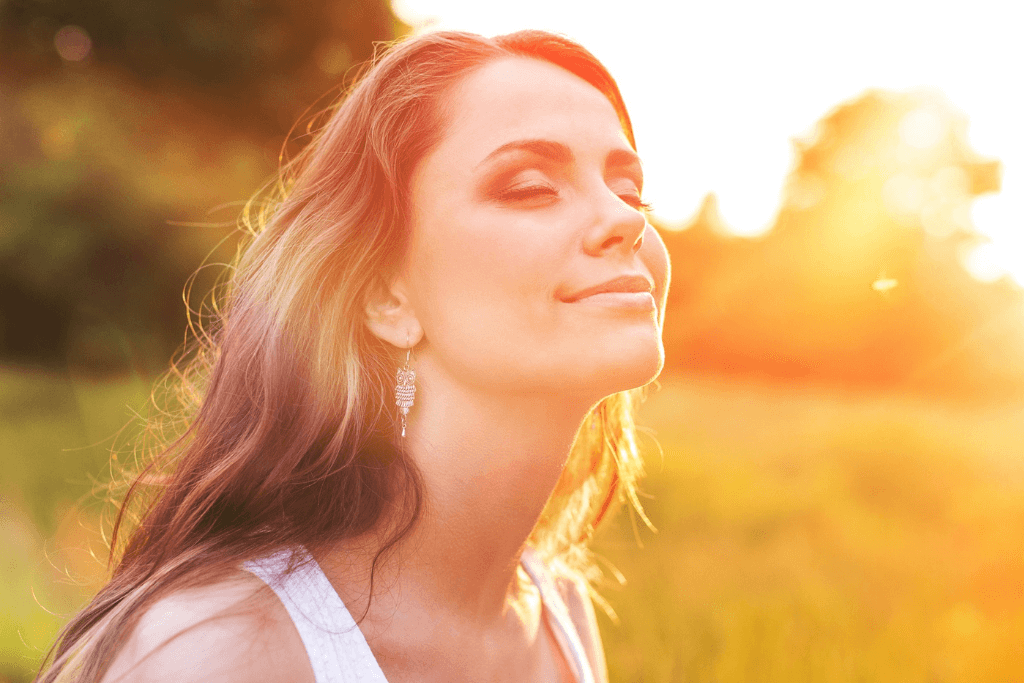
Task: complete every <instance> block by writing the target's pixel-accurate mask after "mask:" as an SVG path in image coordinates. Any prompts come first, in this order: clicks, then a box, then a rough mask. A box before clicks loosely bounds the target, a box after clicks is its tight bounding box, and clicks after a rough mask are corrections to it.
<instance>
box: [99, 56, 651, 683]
mask: <svg viewBox="0 0 1024 683" xmlns="http://www.w3.org/2000/svg"><path fill="white" fill-rule="evenodd" d="M448 118H449V121H448V125H447V126H446V127H445V129H444V135H443V138H442V140H441V141H440V143H439V144H438V145H437V146H436V147H435V148H434V149H433V150H432V151H431V152H429V153H428V155H427V156H426V157H425V158H424V159H423V160H422V161H421V163H420V164H419V166H418V167H417V169H416V171H415V173H414V177H413V182H412V208H413V221H412V226H411V229H412V233H411V240H410V244H409V248H408V251H407V253H406V255H405V259H404V262H403V265H402V267H401V269H400V272H399V273H398V275H397V276H396V277H395V279H394V280H393V281H392V282H391V283H390V286H389V288H388V291H387V292H386V293H383V294H382V296H380V297H378V298H377V299H376V300H374V301H371V302H370V303H369V305H368V306H367V319H366V324H367V325H368V327H369V329H370V330H371V331H372V332H373V333H374V334H376V335H377V336H378V337H380V338H381V339H383V340H385V341H387V342H389V343H390V344H392V345H393V346H394V347H395V357H396V359H399V358H403V357H404V355H405V353H404V351H403V349H404V348H406V347H407V346H409V345H410V344H412V345H415V361H414V367H415V369H416V372H417V384H418V391H417V394H416V404H415V406H414V408H413V410H412V412H411V413H410V416H409V427H408V435H407V441H406V447H407V449H408V451H409V454H410V456H411V457H412V458H413V459H414V461H415V462H416V464H417V465H418V467H419V468H420V470H421V471H422V474H423V477H424V484H425V489H426V493H427V501H426V509H425V510H424V513H423V515H422V518H421V519H420V521H419V523H418V524H417V526H416V527H415V529H414V531H413V532H412V533H411V534H410V535H409V536H408V537H406V538H405V539H404V540H403V541H402V544H401V546H400V547H399V548H398V551H397V552H396V553H395V554H394V555H392V556H390V558H389V559H388V561H387V562H385V564H384V565H383V567H381V569H380V571H379V574H378V579H377V583H376V584H375V596H374V600H373V602H372V604H371V606H370V609H369V612H368V613H367V616H366V618H365V620H364V621H362V623H361V625H360V627H361V629H362V631H363V633H364V634H365V636H366V639H367V641H368V643H369V644H370V647H371V649H372V650H373V652H374V654H375V656H376V657H377V659H378V661H379V663H380V665H381V668H382V669H383V670H384V673H385V674H386V676H387V678H388V680H389V681H412V680H415V681H447V682H451V681H517V682H521V681H551V682H554V681H567V680H570V677H571V676H570V673H569V670H568V668H567V664H566V662H565V661H564V659H563V657H562V655H561V654H560V652H559V650H558V647H557V645H556V644H555V642H554V640H553V636H552V635H551V633H550V631H549V630H548V628H547V627H546V626H545V625H544V622H543V620H542V619H541V609H540V603H539V600H538V597H537V595H536V592H535V591H534V590H532V588H531V587H530V586H528V585H525V586H524V585H520V583H519V581H518V579H517V575H516V570H515V568H516V565H517V562H518V558H519V554H520V552H521V550H522V547H523V544H524V542H525V541H526V539H527V537H528V535H529V533H530V530H531V529H532V527H533V526H534V524H535V523H536V521H537V518H538V516H539V514H540V512H541V510H542V508H543V507H544V504H545V501H546V500H547V498H548V497H549V495H550V494H551V491H552V489H553V488H554V486H555V483H556V481H557V480H558V478H559V475H560V473H561V471H562V467H563V465H564V463H565V460H566V458H567V456H568V453H569V449H570V446H571V443H572V441H573V438H574V436H575V434H576V432H577V430H578V428H579V426H580V424H581V422H582V421H583V419H584V417H585V416H586V414H587V412H588V411H589V409H590V408H591V407H592V406H593V405H594V404H595V403H596V402H598V401H599V400H600V399H601V398H603V397H605V396H607V395H609V394H611V393H615V392H617V391H622V390H626V389H630V388H633V387H637V386H641V385H643V384H645V383H647V382H649V381H650V380H651V379H653V378H654V377H655V376H656V375H657V374H658V372H659V371H660V370H661V366H662V363H663V356H664V351H663V348H662V344H661V315H662V311H663V308H664V302H665V293H666V290H667V286H668V260H667V254H666V252H665V249H664V245H663V244H662V242H661V240H660V239H659V237H658V236H657V234H656V233H655V232H654V230H653V229H652V228H651V227H650V226H649V225H648V224H647V222H646V220H645V217H644V215H643V212H642V210H641V206H642V202H641V190H642V183H643V179H642V169H641V166H640V163H639V159H638V158H637V157H636V155H635V153H634V152H633V150H632V148H631V146H630V145H629V142H628V140H627V139H626V137H625V135H624V134H623V132H622V129H621V126H620V124H619V121H618V118H617V116H616V113H615V110H614V109H613V107H612V105H611V104H610V103H609V102H608V101H607V100H606V99H605V97H604V96H603V95H602V94H601V93H600V92H598V91H597V90H596V89H594V88H593V87H592V86H590V85H589V84H587V83H586V82H585V81H583V80H581V79H579V78H578V77H576V76H574V75H572V74H570V73H568V72H566V71H563V70H561V69H559V68H558V67H555V66H553V65H551V64H548V63H544V62H539V61H534V60H530V59H523V58H510V59H506V60H501V61H496V62H492V63H489V64H487V65H485V66H483V67H482V68H480V69H478V70H477V71H475V72H473V73H472V74H471V75H470V76H468V77H467V78H466V79H465V80H464V81H463V82H462V83H461V84H460V86H459V87H458V88H457V89H456V91H455V92H453V93H452V94H451V96H450V102H449V107H448ZM608 283H610V284H608ZM604 290H610V291H604ZM373 550H374V546H373V539H359V541H347V542H345V543H344V545H342V546H339V547H337V548H336V549H335V550H334V551H333V552H332V553H330V554H328V555H327V556H324V557H318V558H317V559H318V560H319V562H320V564H321V565H322V567H323V568H324V571H325V573H326V574H327V576H328V578H329V579H330V580H331V582H332V584H333V585H334V586H335V588H336V590H337V591H338V593H339V595H341V597H342V599H343V600H344V601H345V603H346V605H348V607H349V609H350V611H351V612H352V613H353V614H355V615H359V614H361V613H362V610H363V609H364V608H365V606H366V600H365V596H366V594H367V590H368V584H367V580H366V579H367V575H368V573H367V568H368V563H369V559H370V558H371V557H372V555H373ZM257 584H258V581H257V580H255V579H251V578H247V577H245V576H240V577H237V578H235V579H232V580H231V581H229V582H224V583H222V584H217V585H215V586H212V587H209V588H204V589H200V590H199V591H197V592H193V593H179V594H176V595H174V596H171V598H168V599H167V600H165V601H163V602H162V603H161V605H158V606H157V608H154V609H153V610H151V611H150V612H149V613H147V615H146V616H145V617H144V619H143V626H142V628H140V629H138V630H137V631H136V633H135V635H134V636H133V639H132V642H131V643H130V644H129V646H128V647H127V648H126V650H125V652H126V653H130V654H123V655H122V657H121V658H120V659H119V661H118V663H117V664H116V665H115V666H114V667H113V668H112V670H111V672H110V675H108V676H107V679H106V680H115V677H116V676H117V675H119V674H120V673H123V672H124V671H126V669H127V668H128V667H129V666H130V663H131V662H133V661H134V662H138V660H139V658H140V656H141V654H142V653H145V652H147V651H150V650H152V649H153V648H154V647H155V646H156V645H157V644H158V643H160V642H162V641H163V640H164V639H165V638H167V637H168V636H171V635H174V634H175V633H178V632H179V631H181V630H182V628H183V627H184V625H189V624H197V623H198V622H200V621H201V620H202V619H203V618H204V617H206V616H209V615H210V614H211V607H210V604H212V603H218V604H219V603H227V604H230V603H231V602H232V600H237V599H238V598H239V597H241V596H244V595H247V594H248V592H251V590H252V589H253V588H255V587H256V586H257ZM261 595H262V596H263V597H259V598H257V604H256V605H255V607H256V609H246V610H239V612H238V616H236V617H232V618H229V619H218V620H215V621H214V622H207V623H204V624H199V625H196V626H195V627H194V628H191V629H189V630H188V631H187V632H186V634H185V635H184V636H183V637H181V638H178V639H176V640H175V641H172V643H171V644H169V645H166V646H164V647H163V648H161V649H160V650H158V651H157V653H156V654H154V655H153V656H151V657H148V658H145V659H143V660H142V662H143V664H142V666H140V667H138V668H136V669H135V671H136V674H132V675H137V676H138V677H137V678H134V679H133V678H131V676H129V679H128V680H161V681H163V680H166V681H171V680H174V681H176V682H178V683H180V681H182V680H200V679H201V680H204V681H210V680H223V681H241V680H282V681H284V680H289V681H312V680H313V675H312V671H311V669H310V667H309V661H308V657H307V655H306V653H305V650H304V647H303V645H302V642H301V640H300V639H299V637H298V634H297V632H295V629H294V626H293V625H292V624H291V621H290V619H288V617H287V615H286V614H285V613H284V609H283V607H282V606H281V605H280V603H279V602H277V600H276V598H274V597H272V596H267V595H266V594H265V592H264V593H263V594H261ZM161 610H163V612H164V613H167V612H168V611H169V612H171V613H172V614H174V615H177V616H176V617H175V618H172V619H166V618H165V619H164V620H161V619H160V618H158V617H156V616H155V615H156V614H158V613H160V611H161ZM168 622H171V623H173V624H176V625H174V626H167V623H168ZM254 629H258V630H260V635H257V634H254V633H253V630H254ZM253 643H259V645H258V646H254V645H253ZM243 657H244V660H245V661H237V660H240V659H241V658H243ZM257 672H258V679H253V678H251V676H253V675H254V674H255V673H257Z"/></svg>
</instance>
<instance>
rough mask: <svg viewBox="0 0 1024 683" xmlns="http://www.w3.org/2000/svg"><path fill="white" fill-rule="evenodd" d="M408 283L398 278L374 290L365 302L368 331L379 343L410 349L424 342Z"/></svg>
mask: <svg viewBox="0 0 1024 683" xmlns="http://www.w3.org/2000/svg"><path fill="white" fill-rule="evenodd" d="M407 291H408V289H407V287H406V285H405V281H404V280H403V279H402V278H401V277H397V278H395V279H394V280H393V281H392V282H391V283H390V284H388V283H385V282H383V281H381V282H380V283H379V284H378V285H377V286H375V287H372V288H371V290H370V292H369V294H368V295H367V301H366V308H365V311H366V319H365V322H366V327H367V328H369V330H370V332H372V333H373V334H374V336H376V337H377V338H378V339H382V340H383V341H386V342H387V343H389V344H391V345H392V346H395V347H397V348H400V349H408V348H411V347H413V346H415V345H416V344H418V343H419V341H420V339H422V338H423V327H422V326H420V321H419V319H418V318H417V317H416V313H415V311H413V310H412V305H411V304H410V303H409V297H408V295H407Z"/></svg>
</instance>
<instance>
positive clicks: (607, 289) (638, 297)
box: [562, 275, 654, 304]
mask: <svg viewBox="0 0 1024 683" xmlns="http://www.w3.org/2000/svg"><path fill="white" fill-rule="evenodd" d="M653 291H654V284H653V283H652V282H651V281H650V280H649V279H647V278H646V277H644V276H642V275H623V276H621V277H617V278H614V279H611V280H608V281H606V282H602V283H601V284H598V285H594V286H593V287H587V288H586V289H581V290H579V291H577V292H574V293H572V294H570V295H569V296H567V297H564V298H563V299H562V301H564V302H565V303H570V304H571V303H576V302H577V301H583V300H595V301H596V300H602V301H609V302H614V301H620V302H622V303H638V302H644V303H646V302H647V301H650V302H651V303H652V304H653V302H654V296H653V294H652V292H653Z"/></svg>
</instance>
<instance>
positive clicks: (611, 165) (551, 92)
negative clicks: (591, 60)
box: [402, 58, 668, 400]
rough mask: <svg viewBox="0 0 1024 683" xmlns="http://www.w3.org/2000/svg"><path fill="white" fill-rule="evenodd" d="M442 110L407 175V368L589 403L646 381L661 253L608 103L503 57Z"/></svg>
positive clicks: (656, 348) (533, 64)
mask: <svg viewBox="0 0 1024 683" xmlns="http://www.w3.org/2000/svg"><path fill="white" fill-rule="evenodd" d="M446 112H447V113H446V116H447V126H446V128H445V130H444V132H443V137H442V139H441V141H440V143H439V144H438V145H437V146H436V147H435V148H434V149H433V150H432V151H431V152H430V153H429V154H428V155H427V156H425V157H424V159H423V160H422V161H421V162H420V164H419V165H418V166H417V168H416V171H415V173H414V176H413V179H412V209H413V219H412V235H411V241H410V246H409V251H408V253H407V255H406V261H405V263H404V268H403V274H402V279H403V281H404V283H405V285H406V289H407V296H408V299H409V303H410V305H411V306H412V309H413V311H414V313H415V315H416V317H417V319H418V320H419V323H420V325H421V326H422V328H423V333H424V340H425V344H423V346H422V350H419V349H418V351H417V355H418V359H419V364H421V365H422V364H424V363H426V364H428V365H429V366H430V367H431V371H432V372H443V373H445V374H446V375H448V378H449V379H450V380H453V381H456V382H460V383H463V384H465V385H469V386H472V387H474V388H477V389H483V390H490V391H499V392H512V393H537V392H544V393H550V392H559V393H561V394H563V395H578V396H581V397H586V398H588V399H591V400H597V399H599V398H601V397H603V396H605V395H608V394H611V393H614V392H616V391H622V390H625V389H629V388H633V387H636V386H640V385H642V384H645V383H646V382H648V381H650V380H651V379H653V378H654V377H655V376H656V375H657V374H658V372H659V371H660V370H661V366H662V364H663V360H664V350H663V347H662V342H661V313H662V309H663V307H664V302H665V293H666V290H667V286H668V256H667V253H666V251H665V247H664V244H663V243H662V241H661V239H660V238H659V237H658V235H657V234H656V233H655V231H654V229H653V228H651V226H650V225H648V224H647V222H646V220H645V218H644V216H643V214H642V213H641V211H640V210H639V206H640V196H641V189H642V186H643V176H642V171H641V167H640V162H639V159H638V158H637V156H636V154H635V153H634V152H633V149H632V147H631V146H630V144H629V142H628V140H627V139H626V136H625V135H624V133H623V131H622V127H621V125H620V123H619V119H618V116H617V115H616V113H615V109H614V108H613V107H612V105H611V103H610V102H609V101H608V100H607V99H606V98H605V97H604V95H602V94H601V93H600V92H599V91H598V90H597V89H595V88H594V87H593V86H591V85H590V84H588V83H587V82H586V81H584V80H582V79H580V78H579V77H577V76H575V75H573V74H571V73H569V72H568V71H565V70H563V69H561V68H559V67H557V66H554V65H552V64H549V63H547V62H543V61H540V60H534V59H527V58H508V59H502V60H499V61H494V62H491V63H489V64H487V65H485V66H484V67H482V68H480V69H478V70H476V71H475V72H473V73H472V74H470V75H469V76H467V77H466V78H465V79H464V80H463V81H462V82H461V83H460V84H459V86H458V87H457V88H456V89H455V90H454V92H453V93H452V95H451V96H450V98H449V100H448V106H447V110H446Z"/></svg>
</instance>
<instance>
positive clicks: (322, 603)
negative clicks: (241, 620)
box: [242, 550, 387, 683]
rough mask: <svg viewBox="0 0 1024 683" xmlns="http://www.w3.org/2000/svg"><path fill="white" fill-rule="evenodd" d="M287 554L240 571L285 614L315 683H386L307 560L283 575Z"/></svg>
mask: <svg viewBox="0 0 1024 683" xmlns="http://www.w3.org/2000/svg"><path fill="white" fill-rule="evenodd" d="M291 557H292V551H290V550H284V551H281V552H279V553H276V554H274V555H271V556H269V557H265V558H263V559H260V560H254V561H251V562H246V563H245V564H244V565H242V566H243V568H245V569H246V570H247V571H249V572H251V573H252V574H255V575H256V576H257V577H259V578H260V579H261V580H262V581H263V582H264V583H265V584H267V585H268V586H270V588H272V589H273V591H274V592H275V593H276V594H277V597H278V598H280V600H281V603H282V604H284V606H285V609H287V610H288V614H289V616H291V618H292V621H293V622H294V623H295V628H296V629H297V630H298V632H299V635H300V636H301V637H302V642H303V644H305V646H306V654H308V655H309V662H310V664H312V666H313V674H314V675H315V676H316V682H317V683H357V682H358V683H387V679H386V678H384V672H383V671H381V668H380V665H379V664H377V660H376V659H375V658H374V656H373V652H372V651H371V650H370V646H369V645H367V644H366V638H364V637H363V633H362V631H360V630H359V626H358V625H357V624H356V622H355V620H354V619H353V618H352V615H351V614H349V612H348V609H347V608H346V607H345V604H344V603H343V602H342V601H341V598H340V597H338V593H337V592H336V591H335V590H334V586H332V585H331V582H330V581H328V580H327V577H326V576H324V573H323V571H322V570H321V569H320V565H318V564H317V563H316V560H314V559H313V558H308V561H306V562H304V563H303V564H302V565H301V566H299V567H298V569H296V570H295V571H294V572H292V573H287V574H286V573H285V570H286V569H287V567H288V563H289V561H290V560H291Z"/></svg>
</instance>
